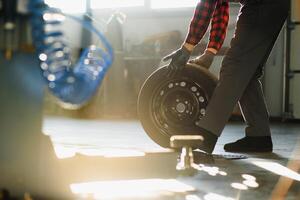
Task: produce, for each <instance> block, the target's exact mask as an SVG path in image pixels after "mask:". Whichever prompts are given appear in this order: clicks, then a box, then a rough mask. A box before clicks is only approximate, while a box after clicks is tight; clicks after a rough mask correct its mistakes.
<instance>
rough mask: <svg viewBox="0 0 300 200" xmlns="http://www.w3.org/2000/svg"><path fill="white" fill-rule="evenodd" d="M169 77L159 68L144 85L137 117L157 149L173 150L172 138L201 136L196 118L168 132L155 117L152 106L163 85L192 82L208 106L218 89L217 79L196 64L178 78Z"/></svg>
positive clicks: (177, 76)
mask: <svg viewBox="0 0 300 200" xmlns="http://www.w3.org/2000/svg"><path fill="white" fill-rule="evenodd" d="M166 74H167V69H166V67H162V68H159V69H158V70H156V71H155V72H153V73H152V74H151V76H150V77H149V78H148V79H147V80H146V81H145V83H144V84H143V86H142V89H141V91H140V93H139V97H138V116H139V119H140V121H141V124H142V126H143V128H144V130H145V131H146V133H147V134H148V136H149V137H150V138H151V139H152V140H153V141H154V142H156V143H157V144H158V145H160V146H162V147H165V148H170V137H171V136H172V135H178V134H181V135H182V134H197V132H198V133H199V127H197V126H196V125H195V118H192V119H191V122H189V121H186V122H185V124H183V125H182V126H180V124H179V125H178V126H177V125H175V124H173V127H172V126H168V129H164V128H163V127H162V125H161V123H160V122H158V121H157V118H156V115H155V113H156V111H154V107H153V106H152V105H153V102H154V101H155V100H156V99H157V98H156V96H157V95H158V94H159V93H158V92H159V88H160V87H162V85H164V84H168V83H169V82H170V81H171V79H173V80H174V81H175V80H176V81H187V82H188V83H190V82H193V83H194V84H197V86H199V87H201V89H202V90H203V91H202V92H203V93H204V94H205V99H206V100H207V102H208V101H209V100H210V98H211V96H212V94H213V91H214V89H215V87H216V85H217V78H216V77H215V76H214V75H213V74H212V73H210V72H209V71H208V70H207V69H205V68H203V67H200V66H198V65H195V64H187V66H186V67H185V68H184V70H183V71H182V72H180V74H178V75H176V76H175V77H172V78H168V77H167V76H166ZM176 84H177V82H176ZM187 87H188V86H187ZM179 89H180V87H179V86H178V90H179ZM186 89H187V90H186V91H189V89H188V88H186ZM174 90H175V89H174ZM162 91H164V90H162ZM189 92H191V91H189ZM177 96H178V95H177ZM196 98H197V97H196ZM206 105H207V104H205V108H206ZM202 106H203V105H202ZM172 109H174V108H172ZM194 110H196V109H194ZM197 112H199V111H197ZM191 115H192V114H191ZM197 115H199V113H197V114H195V116H197ZM175 126H176V127H175ZM171 130H172V131H171Z"/></svg>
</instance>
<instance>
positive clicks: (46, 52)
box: [29, 0, 113, 109]
mask: <svg viewBox="0 0 300 200" xmlns="http://www.w3.org/2000/svg"><path fill="white" fill-rule="evenodd" d="M29 11H30V12H31V14H32V18H31V25H32V37H33V40H34V44H35V47H36V49H37V53H38V57H39V60H40V69H41V71H42V75H43V77H44V79H45V81H46V83H47V85H48V88H49V90H50V91H51V92H52V94H53V95H54V96H55V97H56V98H57V99H58V101H59V103H60V104H61V105H62V106H63V107H64V108H67V109H78V108H80V107H82V106H83V105H85V104H86V103H87V102H88V101H89V100H90V99H91V98H92V97H93V95H94V94H95V93H96V91H97V89H98V87H99V86H100V84H101V82H102V80H103V78H104V76H105V74H106V72H107V70H108V69H109V67H110V66H111V64H112V62H113V49H112V47H111V45H110V44H109V42H108V41H107V39H106V38H105V36H104V35H103V34H102V33H101V32H100V31H98V30H97V29H96V28H95V27H94V26H93V25H92V24H91V23H90V22H86V21H84V20H82V19H81V18H79V17H75V16H72V15H68V14H64V13H62V12H61V11H60V10H58V9H55V8H50V7H49V6H48V5H47V4H46V3H45V1H44V0H30V2H29ZM66 17H68V18H70V19H72V20H73V21H75V22H77V23H80V24H81V25H82V26H83V27H84V28H85V29H87V30H89V31H91V32H92V33H94V34H95V35H96V36H97V37H98V38H99V40H100V41H101V43H102V47H96V46H90V47H88V48H86V49H84V50H83V52H82V54H81V56H80V58H79V60H78V62H77V63H76V64H75V65H72V63H71V52H70V48H69V47H68V46H67V44H66V43H65V41H64V35H63V33H62V31H60V30H57V29H55V27H58V26H59V25H61V23H62V21H63V20H64V19H65V18H66Z"/></svg>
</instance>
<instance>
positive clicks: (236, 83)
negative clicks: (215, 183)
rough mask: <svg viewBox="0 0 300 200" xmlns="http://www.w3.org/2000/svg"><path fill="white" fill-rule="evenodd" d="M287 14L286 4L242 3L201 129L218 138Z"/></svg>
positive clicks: (281, 0) (277, 0)
mask: <svg viewBox="0 0 300 200" xmlns="http://www.w3.org/2000/svg"><path fill="white" fill-rule="evenodd" d="M249 2H250V1H249ZM251 2H253V1H251ZM287 12H288V2H287V1H286V0H262V3H248V1H246V3H245V4H244V5H243V6H242V8H241V11H240V15H239V19H238V22H237V27H236V31H235V36H234V38H233V39H232V42H231V48H230V49H229V51H228V52H227V54H226V56H225V58H224V60H223V62H222V67H221V71H220V80H219V83H218V85H217V87H216V89H215V91H214V93H213V95H212V98H211V100H210V103H209V105H208V106H207V110H206V115H205V116H204V117H203V119H202V120H201V122H200V125H199V126H200V127H201V128H203V129H205V130H207V131H209V132H211V133H213V134H215V135H217V136H219V135H220V134H221V132H222V130H223V129H224V127H225V124H226V122H227V121H228V118H229V117H230V115H231V112H232V110H233V108H234V106H235V105H236V103H237V102H238V101H239V100H240V99H241V97H242V96H243V94H244V92H245V90H246V88H247V87H248V85H251V80H252V78H253V76H254V75H255V72H256V71H257V70H258V68H259V66H261V63H263V62H264V61H265V60H266V57H268V55H269V53H270V49H272V47H273V45H274V43H275V41H276V38H277V36H278V34H279V32H280V30H281V28H282V26H283V24H284V21H285V19H286V17H287ZM250 93H252V92H250ZM261 95H262V94H261ZM256 109H259V108H256Z"/></svg>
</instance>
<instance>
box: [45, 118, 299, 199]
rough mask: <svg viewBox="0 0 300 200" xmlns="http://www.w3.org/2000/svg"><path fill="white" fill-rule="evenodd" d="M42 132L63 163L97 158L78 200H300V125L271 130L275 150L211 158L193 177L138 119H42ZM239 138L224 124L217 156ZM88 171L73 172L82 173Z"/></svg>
mask: <svg viewBox="0 0 300 200" xmlns="http://www.w3.org/2000/svg"><path fill="white" fill-rule="evenodd" d="M43 132H44V133H45V134H47V135H50V136H51V139H52V141H53V143H54V147H55V151H56V154H57V156H58V157H60V158H66V157H72V156H74V155H75V154H76V153H77V154H83V155H88V156H93V157H95V156H97V158H99V157H98V156H100V157H101V162H97V163H93V162H89V163H92V165H94V166H93V167H94V168H96V169H97V170H98V175H97V179H95V178H93V177H91V176H93V173H92V172H91V173H89V174H88V175H87V177H86V181H85V182H82V181H81V182H74V183H73V184H72V185H71V189H72V191H73V192H74V193H76V194H78V197H79V198H84V197H91V195H92V197H93V198H95V199H130V200H133V199H143V200H144V199H176V200H181V199H183V200H202V199H204V200H215V199H218V200H219V199H249V200H253V199H272V200H273V199H274V200H275V199H276V200H277V199H300V174H299V172H300V124H273V125H272V133H273V143H274V153H268V154H243V155H245V156H247V158H246V159H239V160H229V159H223V158H220V157H217V156H215V159H214V160H213V161H212V160H209V162H207V161H206V160H203V163H202V164H198V172H197V174H196V175H194V176H192V177H185V176H181V175H180V174H179V173H178V172H177V171H176V170H175V166H176V158H177V154H176V153H174V152H170V151H169V150H166V149H162V148H161V147H159V146H158V145H156V144H155V143H154V142H152V141H151V140H150V139H149V138H148V137H147V135H146V133H145V132H144V130H143V129H142V127H141V125H140V123H139V122H138V121H96V120H74V119H66V118H54V117H46V118H45V120H44V126H43ZM242 136H243V125H242V124H240V123H235V124H229V125H228V126H226V128H225V131H224V133H223V135H222V136H221V138H220V139H219V141H218V144H217V147H216V149H215V151H214V154H221V155H232V154H226V153H225V152H224V151H223V145H224V144H225V143H227V142H230V141H235V140H236V139H239V138H240V137H242ZM91 159H93V158H91ZM86 170H88V168H84V167H83V168H79V170H78V171H77V173H78V172H82V173H83V174H85V175H86V174H87V173H86V172H85V171H86ZM99 171H101V176H100V177H101V178H100V177H99ZM88 176H89V177H88ZM82 177H84V175H83V176H82ZM81 180H82V179H81Z"/></svg>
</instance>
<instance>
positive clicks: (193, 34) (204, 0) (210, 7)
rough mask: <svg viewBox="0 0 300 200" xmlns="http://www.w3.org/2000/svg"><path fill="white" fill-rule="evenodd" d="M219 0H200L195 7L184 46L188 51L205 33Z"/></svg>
mask: <svg viewBox="0 0 300 200" xmlns="http://www.w3.org/2000/svg"><path fill="white" fill-rule="evenodd" d="M218 1H219V0H201V1H200V2H199V3H198V4H197V7H196V10H195V13H194V16H193V19H192V21H191V23H190V28H189V33H188V35H187V37H186V40H185V43H184V45H183V46H184V47H185V48H187V49H188V50H189V51H192V50H193V49H194V46H196V45H197V44H198V43H199V42H200V40H201V39H202V38H203V36H204V34H205V33H206V31H207V29H208V26H209V23H210V21H211V18H212V16H213V13H214V9H215V8H216V5H217V2H218Z"/></svg>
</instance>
